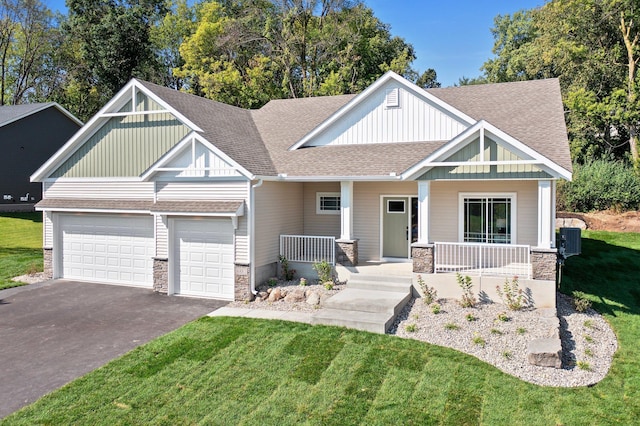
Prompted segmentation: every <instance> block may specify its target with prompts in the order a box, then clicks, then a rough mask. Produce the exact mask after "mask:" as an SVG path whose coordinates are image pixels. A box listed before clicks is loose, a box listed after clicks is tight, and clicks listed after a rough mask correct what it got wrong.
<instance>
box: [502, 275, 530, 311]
mask: <svg viewBox="0 0 640 426" xmlns="http://www.w3.org/2000/svg"><path fill="white" fill-rule="evenodd" d="M496 293H498V296H500V299H502V303H504V304H505V305H506V306H507V308H509V309H511V310H512V311H519V310H520V309H522V308H524V292H523V291H522V289H521V288H519V285H518V277H513V278H512V279H511V281H509V280H508V279H506V280H504V284H503V285H502V288H500V286H496Z"/></svg>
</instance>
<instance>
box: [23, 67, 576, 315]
mask: <svg viewBox="0 0 640 426" xmlns="http://www.w3.org/2000/svg"><path fill="white" fill-rule="evenodd" d="M31 179H32V181H34V182H42V183H43V185H44V198H43V200H42V201H41V202H40V203H38V205H37V209H39V210H41V211H43V212H44V219H43V224H44V242H43V248H44V259H45V272H46V273H48V274H49V276H51V277H53V278H70V279H74V280H86V281H100V282H110V283H113V284H122V285H138V286H141V287H147V288H153V289H155V290H156V291H158V292H162V293H168V294H177V295H185V296H197V297H212V298H220V299H226V300H234V299H235V300H246V299H251V298H252V297H253V294H255V288H256V285H257V284H259V283H262V282H264V281H265V280H267V279H268V278H269V277H271V276H274V275H276V274H277V273H279V265H278V256H279V255H284V256H285V257H286V258H287V259H288V260H289V261H290V262H291V263H292V264H293V267H294V268H296V269H297V270H298V271H299V273H302V274H310V277H311V278H313V277H314V276H315V274H313V272H312V271H310V268H309V265H310V264H311V263H312V262H314V261H318V260H321V259H326V260H328V261H329V262H331V263H334V262H335V263H336V264H341V265H343V266H345V267H347V268H352V267H354V266H356V265H358V264H376V263H385V262H407V263H409V262H411V263H413V271H414V272H415V273H420V274H422V276H423V278H424V279H425V281H426V282H427V284H428V285H430V286H434V287H436V288H437V289H438V294H439V295H441V297H453V292H455V291H457V290H459V289H458V287H457V285H456V280H455V273H456V272H462V273H464V274H470V275H474V277H475V278H474V285H476V286H477V287H475V288H476V289H477V290H478V291H479V292H481V293H484V295H483V297H489V298H492V299H494V300H498V297H497V296H496V294H495V288H496V285H497V284H502V283H503V282H504V279H505V277H513V276H514V275H518V277H519V279H520V286H521V288H524V289H525V290H526V291H527V292H528V294H529V295H530V296H531V297H532V298H533V299H534V300H533V301H534V304H536V305H537V306H555V265H556V253H557V250H556V247H555V229H554V223H555V204H556V201H555V188H556V182H557V181H558V180H560V179H571V159H570V156H569V144H568V140H567V132H566V127H565V123H564V111H563V105H562V98H561V95H560V86H559V83H558V80H557V79H548V80H537V81H527V82H515V83H502V84H487V85H478V86H464V87H453V88H443V89H430V90H424V89H422V88H420V87H418V86H416V85H415V84H413V83H411V82H409V81H407V80H405V79H404V78H402V77H400V76H398V75H397V74H394V73H393V72H389V73H386V74H385V75H384V76H382V77H381V78H380V79H378V80H377V81H376V82H374V83H373V84H372V85H371V86H369V87H368V88H367V89H366V90H364V91H363V92H362V93H360V94H358V95H344V96H327V97H318V98H302V99H283V100H273V101H271V102H269V103H267V104H266V105H265V106H263V107H262V108H260V109H258V110H245V109H241V108H237V107H233V106H230V105H226V104H222V103H219V102H214V101H211V100H207V99H204V98H200V97H196V96H193V95H189V94H186V93H182V92H178V91H175V90H171V89H168V88H165V87H160V86H157V85H154V84H151V83H147V82H144V81H139V80H132V81H131V82H129V83H128V84H127V85H126V86H125V87H124V88H123V89H122V90H121V91H120V92H119V93H118V94H117V95H116V96H115V97H114V98H113V99H112V100H111V101H110V102H108V103H107V104H106V105H105V106H104V107H103V108H102V110H100V111H99V112H98V114H96V115H95V116H94V117H93V118H92V119H91V120H90V121H89V122H88V123H87V124H86V125H85V126H84V127H83V128H82V130H81V131H80V132H78V133H77V134H76V135H75V136H74V137H72V138H71V139H70V140H69V142H68V143H67V144H66V145H65V146H64V147H63V148H62V149H61V150H60V151H58V152H57V153H56V154H55V155H54V156H52V157H51V158H50V159H49V160H48V161H47V162H46V163H45V164H44V165H43V166H42V167H41V168H40V169H38V170H37V171H36V172H35V173H34V174H33V175H32V176H31Z"/></svg>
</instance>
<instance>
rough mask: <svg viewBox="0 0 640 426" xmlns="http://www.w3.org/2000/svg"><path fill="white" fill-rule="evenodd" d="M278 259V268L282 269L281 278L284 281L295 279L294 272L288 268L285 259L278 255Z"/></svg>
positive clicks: (287, 262)
mask: <svg viewBox="0 0 640 426" xmlns="http://www.w3.org/2000/svg"><path fill="white" fill-rule="evenodd" d="M278 259H279V260H280V266H281V267H282V276H283V277H284V279H285V281H291V280H293V277H295V275H296V270H295V269H290V268H289V261H288V260H287V258H286V257H284V256H282V255H280V256H278Z"/></svg>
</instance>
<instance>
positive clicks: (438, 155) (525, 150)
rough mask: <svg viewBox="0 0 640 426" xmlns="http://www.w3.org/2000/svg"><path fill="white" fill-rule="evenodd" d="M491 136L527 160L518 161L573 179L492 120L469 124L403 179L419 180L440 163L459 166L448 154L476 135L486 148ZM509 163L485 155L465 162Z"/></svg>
mask: <svg viewBox="0 0 640 426" xmlns="http://www.w3.org/2000/svg"><path fill="white" fill-rule="evenodd" d="M487 135H489V136H493V137H494V138H496V139H499V140H500V141H501V142H503V143H504V144H505V145H506V146H508V147H509V149H510V150H511V151H512V152H513V153H514V154H517V155H518V156H520V157H522V158H523V161H521V162H517V163H518V164H535V165H537V166H539V167H540V168H541V169H542V170H543V171H545V172H547V173H549V174H550V175H551V176H553V177H556V178H562V179H566V180H571V172H570V171H568V170H567V169H565V168H564V167H561V166H560V165H558V164H557V163H555V162H553V161H551V160H550V159H548V158H547V157H545V156H544V155H542V154H540V153H539V152H537V151H535V150H533V149H531V148H530V147H528V146H527V145H525V144H524V143H522V142H520V141H519V140H517V139H516V138H514V137H512V136H510V135H509V134H507V133H505V132H503V131H502V130H500V129H498V128H497V127H496V126H494V125H493V124H491V123H489V122H487V121H485V120H480V121H478V122H477V123H476V124H474V125H473V126H471V127H469V128H468V129H467V130H465V131H464V132H462V133H460V134H459V135H458V136H456V137H455V138H453V139H452V140H451V141H449V143H447V144H446V145H444V146H442V147H441V148H440V149H438V150H436V151H435V152H434V153H432V154H431V155H429V156H428V157H427V158H425V159H424V160H422V161H420V162H419V163H417V164H416V165H414V166H413V167H411V168H409V169H408V170H406V171H405V172H404V173H402V175H401V176H402V179H403V180H413V179H416V178H418V177H419V176H420V175H422V174H424V173H425V172H427V171H428V170H429V169H430V168H432V167H436V166H443V165H446V166H455V165H459V164H458V163H454V162H446V163H445V160H446V159H447V158H448V157H450V156H451V155H453V154H454V153H455V152H457V151H458V150H460V149H462V148H463V147H465V146H466V145H467V144H469V143H471V142H472V141H473V140H474V139H475V138H476V136H479V137H480V144H481V148H482V145H483V144H484V139H485V136H487ZM483 151H484V150H483V149H481V151H480V155H481V158H483V156H484V154H483ZM509 163H512V162H505V161H500V162H496V161H484V158H483V161H478V162H467V163H464V164H466V165H474V164H475V165H492V164H509Z"/></svg>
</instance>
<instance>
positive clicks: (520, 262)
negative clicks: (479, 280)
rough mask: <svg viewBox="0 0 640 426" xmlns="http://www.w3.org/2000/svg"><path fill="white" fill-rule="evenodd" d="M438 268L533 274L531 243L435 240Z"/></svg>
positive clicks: (450, 270)
mask: <svg viewBox="0 0 640 426" xmlns="http://www.w3.org/2000/svg"><path fill="white" fill-rule="evenodd" d="M434 272H435V273H443V272H461V273H462V272H465V273H471V274H478V275H497V276H507V277H513V276H518V277H520V278H525V279H530V278H531V247H530V246H527V245H515V244H483V243H434Z"/></svg>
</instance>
